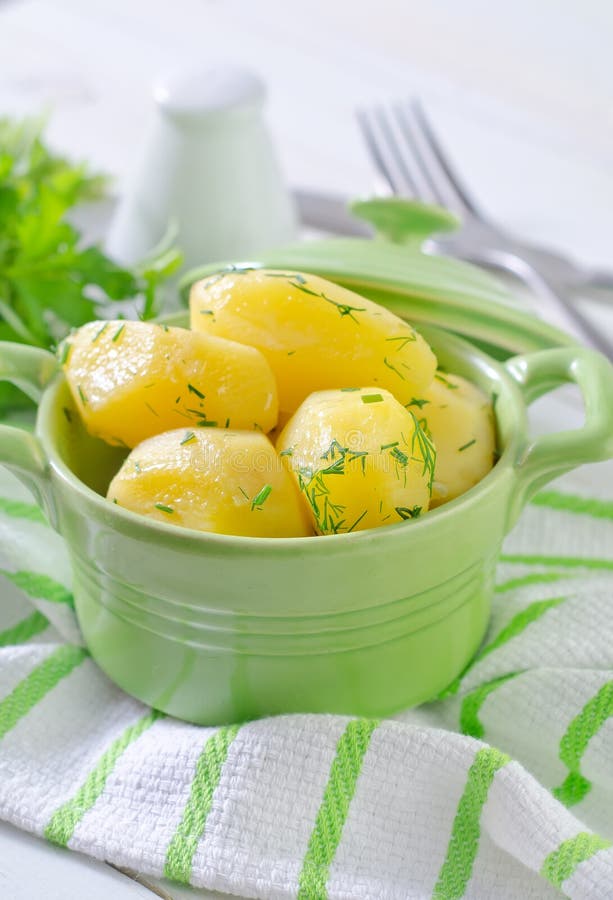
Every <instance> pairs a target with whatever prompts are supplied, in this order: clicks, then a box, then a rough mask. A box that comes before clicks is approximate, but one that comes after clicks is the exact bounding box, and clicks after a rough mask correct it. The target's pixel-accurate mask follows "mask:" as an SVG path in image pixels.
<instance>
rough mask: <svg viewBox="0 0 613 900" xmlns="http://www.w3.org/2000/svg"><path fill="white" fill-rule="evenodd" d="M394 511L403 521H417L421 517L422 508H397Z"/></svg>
mask: <svg viewBox="0 0 613 900" xmlns="http://www.w3.org/2000/svg"><path fill="white" fill-rule="evenodd" d="M394 509H395V510H396V512H397V513H398V515H399V516H400V518H401V519H403V520H404V519H417V518H418V516H420V515H421V506H411V507H408V506H395V507H394Z"/></svg>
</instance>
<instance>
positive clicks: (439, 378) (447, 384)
mask: <svg viewBox="0 0 613 900" xmlns="http://www.w3.org/2000/svg"><path fill="white" fill-rule="evenodd" d="M434 377H435V378H436V380H437V381H440V383H441V384H444V385H445V387H446V388H449V390H450V391H457V389H458V387H459V385H458V384H452V383H451V381H449V379H448V378H445V376H444V375H441V372H440V367H439V371H438V372H436V373H435V375H434Z"/></svg>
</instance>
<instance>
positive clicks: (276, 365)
mask: <svg viewBox="0 0 613 900" xmlns="http://www.w3.org/2000/svg"><path fill="white" fill-rule="evenodd" d="M190 309H191V327H192V328H193V329H194V330H195V331H204V332H206V333H207V334H214V335H217V336H219V337H225V338H230V339H232V340H234V341H240V342H241V343H243V344H249V345H251V346H253V347H257V348H258V349H259V350H261V351H262V353H263V354H264V356H265V357H266V359H267V360H268V362H269V363H270V365H271V367H272V370H273V372H274V373H275V376H276V378H277V383H278V386H279V408H280V410H281V411H282V412H285V413H293V412H294V411H295V410H296V409H297V408H298V406H299V405H300V403H302V401H303V400H304V399H305V398H306V397H307V396H308V395H309V394H311V393H312V392H313V391H318V390H322V389H325V388H342V387H355V386H357V385H360V384H373V385H375V386H377V387H381V388H386V389H387V390H389V391H391V392H392V393H393V394H394V396H395V397H396V398H397V399H398V400H399V401H400V402H401V403H407V402H408V401H409V400H410V399H411V398H412V397H413V396H415V393H416V392H420V391H422V390H424V389H425V388H426V387H428V386H429V385H430V383H431V381H432V378H433V377H434V371H435V368H436V358H435V356H434V354H433V353H432V351H431V350H430V347H429V346H428V344H427V343H426V342H425V341H424V339H423V338H422V337H421V335H419V334H418V333H417V332H416V331H414V329H413V328H411V326H410V325H408V324H407V323H406V322H405V321H403V320H402V319H399V318H398V316H395V315H394V314H393V313H391V312H389V311H388V310H387V309H385V308H384V307H382V306H379V305H378V304H377V303H373V302H372V301H370V300H367V299H366V298H364V297H360V296H359V295H358V294H354V293H352V292H351V291H348V290H346V289H345V288H342V287H339V286H338V285H335V284H332V283H331V282H329V281H325V280H324V279H323V278H319V277H317V276H315V275H303V274H302V273H299V272H283V271H276V270H271V269H246V270H243V271H241V270H237V271H232V272H229V273H220V274H218V275H214V276H212V277H209V278H206V279H204V280H203V281H199V282H197V283H196V284H194V286H193V287H192V290H191V296H190Z"/></svg>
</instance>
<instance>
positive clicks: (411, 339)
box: [385, 332, 417, 352]
mask: <svg viewBox="0 0 613 900" xmlns="http://www.w3.org/2000/svg"><path fill="white" fill-rule="evenodd" d="M385 340H386V341H398V346H397V347H396V352H399V351H400V350H403V349H404V348H405V347H406V345H407V344H413V343H415V341H416V340H417V335H416V334H415V332H413V333H412V334H409V335H405V334H400V335H398V337H389V338H385Z"/></svg>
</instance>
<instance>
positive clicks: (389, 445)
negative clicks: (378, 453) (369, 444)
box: [380, 441, 399, 450]
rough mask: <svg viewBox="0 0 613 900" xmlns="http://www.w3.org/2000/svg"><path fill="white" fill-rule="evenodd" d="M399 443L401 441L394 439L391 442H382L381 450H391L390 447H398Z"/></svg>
mask: <svg viewBox="0 0 613 900" xmlns="http://www.w3.org/2000/svg"><path fill="white" fill-rule="evenodd" d="M398 443H399V442H398V441H392V443H391V444H381V447H380V449H381V450H389V449H390V447H397V446H398Z"/></svg>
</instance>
